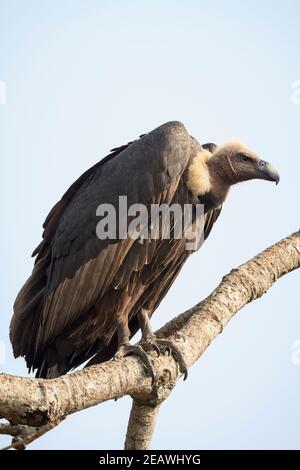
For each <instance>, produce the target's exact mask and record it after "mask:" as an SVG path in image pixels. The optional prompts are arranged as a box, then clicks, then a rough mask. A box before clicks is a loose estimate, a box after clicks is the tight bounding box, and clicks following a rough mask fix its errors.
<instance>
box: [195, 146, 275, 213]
mask: <svg viewBox="0 0 300 470" xmlns="http://www.w3.org/2000/svg"><path fill="white" fill-rule="evenodd" d="M253 179H260V180H268V181H274V182H275V183H276V184H277V183H278V182H279V173H278V171H277V170H276V168H275V167H274V166H273V165H271V164H270V163H268V162H266V161H264V160H262V159H261V158H259V157H258V156H257V155H256V154H255V153H254V152H252V151H251V150H249V149H248V148H246V147H245V146H244V145H243V144H241V143H240V142H237V141H232V142H229V143H227V144H225V145H223V146H221V147H217V146H216V145H215V144H205V145H203V151H202V152H200V153H199V154H198V155H197V156H196V157H195V158H194V159H193V160H192V162H191V164H190V166H189V169H188V179H187V185H188V187H189V189H190V191H191V192H192V193H193V194H194V195H195V196H197V197H201V198H202V200H204V199H206V200H210V201H211V203H212V204H213V205H219V204H222V203H223V201H224V200H225V198H226V195H227V193H228V190H229V188H230V186H232V185H233V184H236V183H241V182H242V181H247V180H253Z"/></svg>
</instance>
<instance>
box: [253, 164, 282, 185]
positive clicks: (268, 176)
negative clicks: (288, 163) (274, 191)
mask: <svg viewBox="0 0 300 470" xmlns="http://www.w3.org/2000/svg"><path fill="white" fill-rule="evenodd" d="M258 168H259V171H260V174H261V179H264V180H268V181H275V183H276V184H278V183H279V180H280V176H279V173H278V170H277V169H276V168H275V166H273V165H271V163H268V162H265V161H264V160H259V161H258Z"/></svg>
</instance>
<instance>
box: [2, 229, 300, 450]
mask: <svg viewBox="0 0 300 470" xmlns="http://www.w3.org/2000/svg"><path fill="white" fill-rule="evenodd" d="M299 266H300V232H299V231H298V232H295V233H293V234H292V235H290V236H288V237H287V238H284V239H283V240H281V241H279V242H278V243H276V244H275V245H273V246H271V247H269V248H268V249H266V250H265V251H263V252H262V253H260V254H259V255H257V256H255V257H254V258H252V259H251V260H250V261H248V262H246V263H245V264H242V265H241V266H240V267H238V268H237V269H233V270H232V271H231V272H230V274H228V275H227V276H225V277H224V278H223V280H222V281H221V283H220V284H219V286H218V287H217V288H216V289H215V290H214V291H213V292H212V293H211V294H210V295H209V296H208V297H207V298H206V299H205V300H203V301H202V302H200V303H199V304H197V305H196V306H195V307H193V308H192V309H190V310H188V311H186V312H185V313H183V314H181V315H179V316H178V317H176V318H175V319H174V320H172V321H170V322H169V323H167V324H166V325H165V326H164V327H163V328H161V329H160V330H159V331H158V332H157V335H158V336H160V337H162V336H163V337H169V338H170V337H171V338H172V339H173V340H175V341H176V344H177V345H178V348H180V350H181V351H182V353H183V355H184V358H185V361H186V363H187V365H188V366H189V367H190V366H191V365H192V364H193V363H194V362H195V361H197V360H198V358H199V357H200V356H201V355H202V353H203V352H204V351H205V349H206V348H207V347H208V346H209V344H210V342H211V341H212V340H213V339H214V338H215V337H216V336H217V335H218V334H219V333H220V332H221V331H222V330H223V328H224V326H225V325H226V324H227V323H228V322H229V320H230V319H231V318H232V317H233V316H234V314H235V313H236V312H237V311H239V310H240V309H241V308H242V307H244V306H245V305H246V304H247V303H249V302H252V301H253V300H255V299H257V298H259V297H261V296H262V295H263V294H264V293H265V292H266V291H267V290H268V289H269V288H270V287H271V286H272V285H273V284H274V283H275V282H276V281H277V279H279V278H280V277H281V276H283V275H285V274H287V273H288V272H291V271H293V270H294V269H296V268H299ZM151 361H152V363H153V368H154V371H155V372H156V380H155V382H154V384H151V379H150V378H149V377H147V376H146V375H145V373H144V370H143V367H142V365H141V363H140V362H139V360H138V359H137V358H136V357H126V358H122V359H117V360H113V361H109V362H106V363H103V364H99V365H95V366H91V367H89V368H86V369H83V370H81V371H79V372H74V373H72V374H68V375H65V376H62V377H59V378H57V379H48V380H45V379H32V378H24V377H17V376H13V375H8V374H1V375H0V417H2V418H5V419H7V420H8V421H9V422H10V423H11V424H12V425H13V426H17V425H20V424H21V425H26V426H31V427H42V426H45V425H48V424H50V423H57V422H58V421H60V420H61V419H63V418H64V417H66V416H67V415H69V414H71V413H75V412H77V411H80V410H82V409H85V408H88V407H91V406H94V405H97V404H99V403H102V402H104V401H107V400H111V399H117V398H120V397H122V396H124V395H131V396H132V397H133V398H134V403H133V409H132V412H131V418H130V422H129V425H128V431H127V439H126V447H127V448H146V446H149V445H150V441H151V436H152V431H153V429H154V422H155V417H156V414H157V410H158V405H159V404H160V403H161V402H162V401H163V400H164V399H165V398H167V396H168V395H169V393H170V391H171V390H172V389H173V387H174V385H175V383H176V380H177V379H178V378H179V377H180V372H179V370H178V367H177V365H176V363H175V362H174V360H173V359H172V357H170V356H167V355H160V357H156V355H155V354H152V355H151ZM150 408H151V410H150ZM137 432H138V434H139V435H137ZM139 446H140V447H139Z"/></svg>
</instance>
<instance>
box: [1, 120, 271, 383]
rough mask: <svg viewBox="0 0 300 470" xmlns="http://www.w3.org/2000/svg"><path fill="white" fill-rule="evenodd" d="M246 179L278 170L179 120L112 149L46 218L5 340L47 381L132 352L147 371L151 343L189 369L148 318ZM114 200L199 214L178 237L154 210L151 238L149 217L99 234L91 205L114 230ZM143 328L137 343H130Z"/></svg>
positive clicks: (121, 220) (120, 217) (172, 219)
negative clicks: (192, 233) (200, 136)
mask: <svg viewBox="0 0 300 470" xmlns="http://www.w3.org/2000/svg"><path fill="white" fill-rule="evenodd" d="M252 179H261V180H268V181H274V182H276V184H277V183H278V181H279V174H278V172H277V170H276V169H275V167H274V166H272V165H271V164H270V163H267V162H266V161H264V160H262V159H260V158H259V157H258V156H257V155H256V154H255V153H254V152H252V151H251V150H249V149H248V148H246V147H245V146H244V145H243V144H241V143H240V142H238V141H231V142H229V143H227V144H225V145H222V146H217V145H215V144H212V143H208V144H204V145H201V144H200V143H199V142H198V141H197V140H196V139H195V138H193V137H192V136H190V135H189V133H188V131H187V130H186V128H185V127H184V125H183V124H182V123H180V122H177V121H171V122H167V123H166V124H163V125H161V126H159V127H157V128H156V129H154V130H153V131H151V132H149V133H147V134H144V135H142V136H140V138H138V139H137V140H135V141H133V142H130V143H128V144H127V145H123V146H121V147H119V148H114V149H112V151H111V153H110V154H109V155H108V156H106V157H105V158H103V159H102V160H100V161H99V162H98V163H96V164H95V165H94V166H93V167H91V168H90V169H88V170H87V171H86V172H85V173H83V174H82V175H81V176H80V177H79V178H78V179H77V180H76V181H75V182H74V183H73V184H72V185H71V186H70V188H69V189H68V190H67V191H66V192H65V194H64V195H63V196H62V198H61V200H60V201H59V202H58V203H57V204H56V205H55V206H54V207H53V208H52V210H51V211H50V213H49V214H48V216H47V218H46V220H45V222H44V225H43V228H44V231H43V237H42V242H41V243H40V244H39V245H38V247H37V248H36V249H35V250H34V252H33V254H32V256H34V257H36V258H35V263H34V267H33V271H32V274H31V276H30V277H29V278H28V280H27V281H26V282H25V284H24V286H23V287H22V288H21V290H20V292H19V294H18V295H17V298H16V300H15V303H14V313H13V317H12V320H11V324H10V340H11V343H12V346H13V352H14V355H15V357H18V356H23V357H24V358H25V360H26V364H27V367H28V368H29V371H36V377H43V378H52V377H57V376H60V375H62V374H65V373H67V372H68V371H70V370H72V369H74V368H76V367H78V366H80V365H81V364H83V363H86V362H87V361H88V362H87V363H86V366H89V365H91V364H96V363H100V362H104V361H107V360H109V359H111V358H115V357H117V358H118V357H124V356H126V355H129V354H136V355H137V356H138V357H139V358H140V359H141V361H142V363H143V366H144V368H145V370H146V371H148V372H149V374H151V375H152V374H153V370H152V369H151V363H150V361H149V355H148V352H149V348H153V349H155V350H156V351H157V352H158V353H159V352H160V351H162V352H166V351H168V352H169V353H171V354H172V356H173V357H174V360H175V361H177V363H178V365H179V368H180V370H181V372H182V373H183V374H184V375H186V373H187V370H186V365H185V363H184V359H183V357H182V355H181V353H180V351H179V349H178V347H176V344H175V342H174V341H171V340H166V339H162V338H159V339H158V338H156V337H155V335H154V333H153V331H152V329H151V325H150V319H151V316H152V314H153V312H154V311H155V310H156V309H157V307H158V306H159V304H160V302H161V301H162V299H163V298H164V296H165V295H166V294H167V292H168V290H169V289H170V287H171V285H172V284H173V282H174V280H175V279H176V277H177V275H178V273H179V272H180V270H181V268H182V266H183V264H184V263H185V261H186V260H187V258H188V257H189V256H190V255H191V254H192V253H193V252H194V251H195V250H191V249H187V233H188V230H191V227H192V226H193V227H196V235H197V237H198V240H199V242H198V245H197V249H198V248H199V247H200V246H201V244H202V243H203V241H204V240H205V239H206V238H207V237H208V236H209V234H210V232H211V230H212V227H213V225H214V224H215V222H216V220H217V219H218V217H219V215H220V212H221V210H222V205H223V203H224V201H225V199H226V197H227V195H228V191H229V189H230V187H231V186H232V185H235V184H237V183H240V182H243V181H247V180H252ZM120 196H126V200H127V204H128V207H130V206H132V205H135V204H140V205H142V206H143V207H145V208H147V209H149V208H150V207H151V206H153V205H156V206H158V207H160V206H161V205H163V204H165V205H167V206H168V207H171V205H173V204H176V205H177V207H180V208H184V207H185V205H188V206H189V207H192V208H194V207H196V206H197V205H200V206H201V207H202V208H203V210H202V211H201V213H200V215H199V214H197V211H192V217H191V218H190V219H189V221H188V222H186V221H184V223H183V229H182V236H181V237H178V236H175V227H176V225H177V223H179V222H180V220H179V219H180V216H178V215H177V216H176V215H172V217H170V232H169V237H165V236H164V229H163V228H162V227H161V225H162V224H161V225H160V224H159V223H157V222H159V220H161V219H162V217H161V213H160V212H159V211H158V212H157V213H156V216H155V217H156V219H155V220H154V222H155V223H156V226H158V227H159V228H158V230H157V232H156V236H152V237H151V236H150V237H149V236H148V237H147V236H143V234H145V233H147V232H146V231H145V229H146V228H147V229H149V227H150V225H151V227H153V220H151V217H150V216H148V217H146V218H144V219H143V221H141V222H140V224H139V225H138V226H137V227H138V229H139V230H136V231H135V236H132V234H130V233H129V231H128V232H124V233H125V236H124V233H123V232H122V233H123V236H114V237H113V236H109V233H108V235H107V236H100V237H99V234H98V230H97V226H98V224H99V221H101V220H102V221H103V220H104V218H102V219H101V218H100V217H99V212H98V209H97V208H98V207H99V206H101V205H103V204H104V205H105V207H107V206H106V205H109V207H113V208H114V209H115V211H116V218H115V223H116V227H115V228H116V229H118V230H116V231H117V233H118V234H119V233H120V231H119V229H120V225H121V224H122V225H124V214H122V211H121V209H120V208H119V201H120ZM182 213H184V211H183V212H182ZM102 215H103V216H104V214H102ZM148 215H149V214H148ZM198 219H199V220H200V221H201V223H198V222H199V220H198ZM130 220H133V218H132V216H131V219H130ZM197 231H198V232H197ZM139 329H141V333H142V338H141V341H140V343H139V344H137V345H132V344H131V343H130V339H131V338H132V336H133V335H134V334H135V333H136V332H137V331H138V330H139Z"/></svg>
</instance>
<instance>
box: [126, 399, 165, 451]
mask: <svg viewBox="0 0 300 470" xmlns="http://www.w3.org/2000/svg"><path fill="white" fill-rule="evenodd" d="M158 410H159V405H155V406H149V405H146V404H144V403H142V402H140V401H138V400H133V403H132V408H131V413H130V417H129V422H128V428H127V434H126V440H125V450H137V449H138V450H146V449H150V445H151V441H152V436H153V433H154V428H155V423H156V418H157V413H158Z"/></svg>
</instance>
